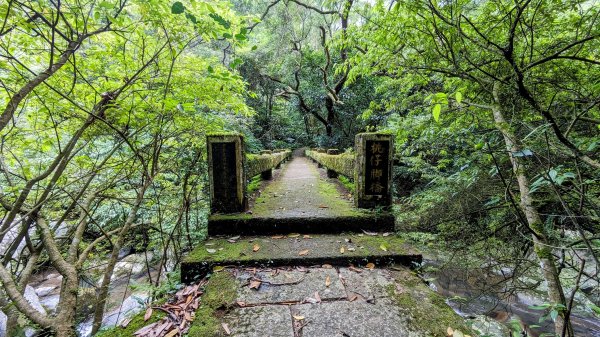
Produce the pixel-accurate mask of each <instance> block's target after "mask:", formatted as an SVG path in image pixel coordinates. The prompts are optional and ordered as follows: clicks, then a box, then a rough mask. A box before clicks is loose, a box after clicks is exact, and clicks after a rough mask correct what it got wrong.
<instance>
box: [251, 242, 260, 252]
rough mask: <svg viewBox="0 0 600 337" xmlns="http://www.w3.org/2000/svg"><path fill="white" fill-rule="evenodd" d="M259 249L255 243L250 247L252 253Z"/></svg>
mask: <svg viewBox="0 0 600 337" xmlns="http://www.w3.org/2000/svg"><path fill="white" fill-rule="evenodd" d="M259 249H260V246H259V245H258V243H255V244H254V246H252V251H253V252H258V250H259Z"/></svg>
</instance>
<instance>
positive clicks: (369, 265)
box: [365, 262, 375, 269]
mask: <svg viewBox="0 0 600 337" xmlns="http://www.w3.org/2000/svg"><path fill="white" fill-rule="evenodd" d="M365 267H367V269H373V268H375V264H374V263H372V262H369V263H367V265H366V266H365Z"/></svg>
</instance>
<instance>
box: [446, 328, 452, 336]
mask: <svg viewBox="0 0 600 337" xmlns="http://www.w3.org/2000/svg"><path fill="white" fill-rule="evenodd" d="M446 335H448V336H452V335H454V329H452V328H451V327H448V329H446Z"/></svg>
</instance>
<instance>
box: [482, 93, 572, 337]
mask: <svg viewBox="0 0 600 337" xmlns="http://www.w3.org/2000/svg"><path fill="white" fill-rule="evenodd" d="M499 90H500V88H499V84H498V83H495V84H494V89H493V94H494V103H495V104H494V105H493V107H492V113H493V115H494V122H495V124H496V128H497V129H498V131H500V132H501V133H502V136H503V138H504V144H505V145H506V150H507V151H508V152H509V156H510V162H511V164H512V168H513V171H514V174H515V177H516V178H517V182H518V185H519V192H520V199H521V200H520V206H521V209H522V211H523V213H524V214H525V218H526V219H527V224H528V227H529V228H530V229H531V231H532V232H533V234H532V237H533V247H534V251H535V253H536V255H537V257H538V260H539V262H540V268H541V269H542V275H543V276H544V279H545V281H546V283H547V284H548V299H549V300H550V302H551V303H553V304H562V305H564V306H565V308H566V300H565V295H564V291H563V288H562V284H561V283H560V279H559V275H558V270H557V269H556V263H555V259H554V255H552V248H551V246H550V245H549V243H550V242H549V239H548V235H547V234H548V233H546V230H545V228H544V223H543V222H542V219H541V218H540V215H539V213H538V211H537V209H536V208H535V206H534V205H533V197H532V195H531V191H530V190H529V186H530V183H529V179H528V177H527V173H526V170H525V165H524V163H523V160H522V159H521V158H522V157H517V156H515V155H514V154H515V153H518V152H521V151H522V148H521V147H520V146H519V144H518V142H517V138H516V136H515V134H514V132H513V131H512V130H511V128H510V126H509V124H508V122H507V121H506V119H505V118H504V114H503V112H502V105H501V100H500V98H499ZM565 324H567V328H566V331H567V336H573V329H572V327H571V324H570V323H569V322H568V321H566V322H565V319H564V312H563V311H560V312H559V315H558V316H557V317H556V321H555V323H554V326H555V332H556V334H558V335H561V334H562V332H563V326H564V325H565Z"/></svg>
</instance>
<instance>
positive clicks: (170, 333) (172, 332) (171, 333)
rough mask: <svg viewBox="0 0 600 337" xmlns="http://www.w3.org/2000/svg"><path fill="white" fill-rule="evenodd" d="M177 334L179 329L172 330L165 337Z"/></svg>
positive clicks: (173, 336) (172, 336)
mask: <svg viewBox="0 0 600 337" xmlns="http://www.w3.org/2000/svg"><path fill="white" fill-rule="evenodd" d="M178 334H179V329H178V328H175V329H173V330H171V332H169V333H168V334H166V335H165V337H175V336H177V335H178Z"/></svg>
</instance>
